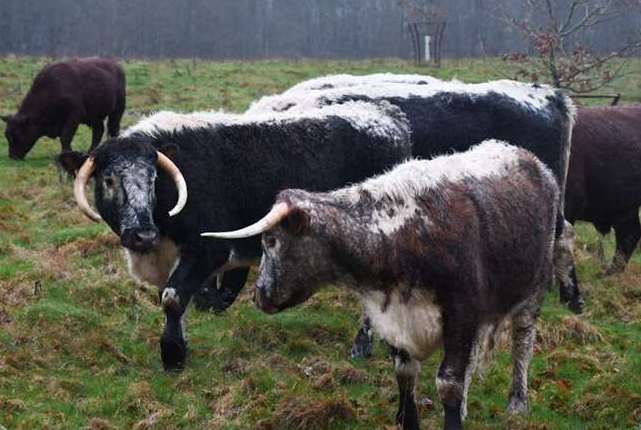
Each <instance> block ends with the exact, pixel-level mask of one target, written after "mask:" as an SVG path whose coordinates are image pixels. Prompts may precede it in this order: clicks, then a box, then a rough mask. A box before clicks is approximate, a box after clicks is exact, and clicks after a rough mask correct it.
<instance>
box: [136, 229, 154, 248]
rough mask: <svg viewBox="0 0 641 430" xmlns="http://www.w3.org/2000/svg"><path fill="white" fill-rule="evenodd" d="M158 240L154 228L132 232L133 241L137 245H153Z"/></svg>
mask: <svg viewBox="0 0 641 430" xmlns="http://www.w3.org/2000/svg"><path fill="white" fill-rule="evenodd" d="M157 241H158V232H157V231H154V230H138V231H136V232H135V233H134V243H135V245H136V246H139V247H146V246H150V245H155V244H156V242H157Z"/></svg>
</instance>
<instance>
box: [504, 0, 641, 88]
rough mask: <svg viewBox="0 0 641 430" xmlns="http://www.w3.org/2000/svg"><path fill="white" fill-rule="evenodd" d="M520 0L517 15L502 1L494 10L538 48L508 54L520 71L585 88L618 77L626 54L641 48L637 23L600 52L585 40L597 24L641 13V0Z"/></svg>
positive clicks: (532, 77) (557, 83) (520, 74)
mask: <svg viewBox="0 0 641 430" xmlns="http://www.w3.org/2000/svg"><path fill="white" fill-rule="evenodd" d="M522 4H523V10H521V11H519V12H520V14H519V15H518V16H517V15H516V13H518V12H517V11H515V10H514V8H513V7H512V8H510V7H508V5H507V4H505V3H504V2H501V1H500V2H498V6H497V7H496V10H495V16H496V17H497V18H498V19H499V20H500V21H502V22H504V23H506V24H507V25H508V26H509V27H511V28H513V29H516V30H517V31H518V32H520V33H521V34H522V35H523V36H524V37H525V38H526V39H527V41H528V42H529V43H530V45H531V47H532V48H533V50H534V53H535V54H536V55H535V56H530V55H528V54H524V53H516V54H508V55H506V56H504V59H505V60H506V61H511V62H516V63H518V64H519V65H520V67H519V68H518V70H517V73H516V74H517V76H516V77H525V78H527V79H530V80H533V81H541V80H542V81H549V82H550V83H551V84H552V85H554V86H555V87H558V88H565V89H568V90H571V91H573V92H575V93H587V92H591V91H594V90H597V89H599V88H602V87H603V86H605V85H607V84H608V83H609V82H611V81H612V80H614V79H616V78H617V77H619V76H620V75H621V74H622V72H623V70H624V68H625V65H626V59H627V58H628V57H629V56H630V55H632V54H634V53H636V52H638V51H639V50H640V49H641V31H640V30H639V29H636V31H635V32H633V33H631V34H630V35H629V37H628V39H627V40H626V41H624V42H622V43H621V45H620V46H618V47H617V48H616V49H615V50H613V51H611V52H608V53H606V54H600V55H599V54H596V53H595V52H593V51H592V50H591V49H590V48H589V47H588V46H587V45H586V44H585V43H583V42H582V41H581V40H583V37H584V36H585V35H586V34H587V33H588V32H590V31H592V30H593V29H594V28H595V27H597V26H603V25H607V24H609V23H610V24H611V23H613V22H614V21H615V20H616V18H619V17H621V16H622V15H623V14H626V13H636V14H639V12H640V11H641V0H570V1H565V2H557V1H553V0H526V1H524V2H523V3H522ZM615 59H616V60H617V61H614V60H615Z"/></svg>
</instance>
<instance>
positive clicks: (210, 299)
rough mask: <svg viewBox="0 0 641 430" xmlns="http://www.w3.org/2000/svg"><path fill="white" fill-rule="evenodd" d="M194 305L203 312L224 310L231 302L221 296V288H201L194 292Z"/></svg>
mask: <svg viewBox="0 0 641 430" xmlns="http://www.w3.org/2000/svg"><path fill="white" fill-rule="evenodd" d="M194 305H195V306H196V309H198V310H199V311H202V312H210V311H211V312H223V311H224V310H225V309H227V308H228V307H229V306H230V305H231V303H227V302H226V301H225V300H224V299H223V297H221V294H220V290H217V289H215V288H201V289H200V290H199V291H198V292H197V293H196V294H194Z"/></svg>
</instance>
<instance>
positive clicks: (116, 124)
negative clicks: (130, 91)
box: [107, 103, 125, 137]
mask: <svg viewBox="0 0 641 430" xmlns="http://www.w3.org/2000/svg"><path fill="white" fill-rule="evenodd" d="M124 112H125V104H124V103H121V104H119V105H118V107H116V109H115V110H114V111H113V112H111V113H110V114H109V117H108V119H107V134H109V137H117V136H118V133H120V120H121V119H122V115H123V113H124Z"/></svg>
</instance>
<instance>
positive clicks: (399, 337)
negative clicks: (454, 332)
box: [360, 289, 443, 360]
mask: <svg viewBox="0 0 641 430" xmlns="http://www.w3.org/2000/svg"><path fill="white" fill-rule="evenodd" d="M360 298H361V302H362V303H363V307H364V308H365V313H366V314H367V316H369V317H370V319H371V321H372V326H373V327H374V330H375V331H376V332H377V333H378V334H379V335H380V336H381V337H382V338H383V339H385V341H386V342H388V343H389V344H390V345H392V346H394V347H396V348H399V349H403V350H405V351H407V352H408V353H409V354H410V356H411V357H412V358H415V359H417V360H424V359H425V358H427V357H428V356H429V354H430V353H431V352H432V351H434V349H436V348H437V347H438V346H440V344H441V337H442V330H443V327H442V319H441V308H440V306H438V305H436V304H435V303H434V299H433V297H432V296H431V294H430V293H428V292H420V291H418V290H416V289H414V290H413V291H412V292H411V296H410V297H409V298H408V299H407V300H405V299H404V298H403V297H402V296H401V292H400V291H399V289H396V290H394V291H392V292H391V293H390V297H389V303H388V304H387V307H385V308H384V305H385V303H386V300H387V299H386V296H385V294H384V293H383V292H381V291H367V292H363V293H360Z"/></svg>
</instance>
